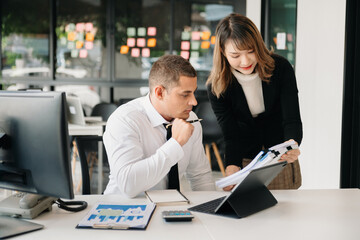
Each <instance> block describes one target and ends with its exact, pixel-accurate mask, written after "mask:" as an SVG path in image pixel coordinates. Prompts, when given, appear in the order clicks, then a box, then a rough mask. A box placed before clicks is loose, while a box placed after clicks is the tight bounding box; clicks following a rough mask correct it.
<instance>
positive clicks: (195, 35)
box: [191, 32, 201, 40]
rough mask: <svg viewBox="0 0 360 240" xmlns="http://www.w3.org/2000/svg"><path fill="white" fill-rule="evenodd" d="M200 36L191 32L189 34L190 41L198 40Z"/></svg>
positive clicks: (198, 33)
mask: <svg viewBox="0 0 360 240" xmlns="http://www.w3.org/2000/svg"><path fill="white" fill-rule="evenodd" d="M200 35H201V33H200V32H192V33H191V39H192V40H200Z"/></svg>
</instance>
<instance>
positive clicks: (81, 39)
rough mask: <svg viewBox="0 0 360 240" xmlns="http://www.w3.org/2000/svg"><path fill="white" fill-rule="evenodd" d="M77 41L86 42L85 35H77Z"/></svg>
mask: <svg viewBox="0 0 360 240" xmlns="http://www.w3.org/2000/svg"><path fill="white" fill-rule="evenodd" d="M76 39H77V40H79V41H84V33H82V32H81V33H79V32H78V33H77V34H76Z"/></svg>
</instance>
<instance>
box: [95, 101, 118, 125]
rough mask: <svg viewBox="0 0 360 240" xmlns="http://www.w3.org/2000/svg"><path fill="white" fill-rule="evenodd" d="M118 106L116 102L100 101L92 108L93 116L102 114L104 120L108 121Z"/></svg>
mask: <svg viewBox="0 0 360 240" xmlns="http://www.w3.org/2000/svg"><path fill="white" fill-rule="evenodd" d="M116 108H117V105H116V104H114V103H105V102H103V103H98V104H96V105H95V106H94V108H93V109H92V111H91V116H101V117H102V119H103V121H105V122H106V121H107V120H108V118H109V117H110V115H111V114H112V113H113V112H114V111H115V110H116Z"/></svg>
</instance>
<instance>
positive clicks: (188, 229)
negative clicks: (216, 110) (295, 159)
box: [12, 189, 360, 240]
mask: <svg viewBox="0 0 360 240" xmlns="http://www.w3.org/2000/svg"><path fill="white" fill-rule="evenodd" d="M272 193H273V195H274V196H275V198H276V199H277V200H278V202H279V203H278V204H276V205H275V206H274V207H271V208H268V209H266V210H263V211H261V212H258V213H255V214H253V215H250V216H248V217H246V218H242V219H233V218H226V217H221V216H215V215H209V214H204V213H198V212H193V214H194V215H195V218H194V219H193V221H192V222H182V223H179V222H176V223H168V222H165V221H163V220H162V218H161V212H162V211H163V210H168V209H186V208H188V207H189V206H190V205H179V206H158V207H157V208H156V209H155V212H154V215H153V216H152V219H151V221H150V223H149V225H148V228H147V230H145V231H142V230H92V229H75V226H76V225H77V223H78V222H79V221H80V220H81V219H82V218H83V217H84V216H85V214H86V211H88V210H90V208H91V207H92V206H93V205H94V203H95V202H97V201H111V202H117V203H120V204H129V203H134V204H136V203H143V202H145V201H147V200H146V199H145V198H136V199H124V198H122V197H119V196H117V195H106V196H101V195H87V196H76V199H79V200H86V201H88V203H89V207H88V209H87V210H84V211H82V212H79V213H69V212H66V211H64V210H61V209H59V208H58V207H57V206H56V205H54V206H53V211H52V212H50V213H44V214H42V215H41V216H39V217H38V218H36V219H35V220H33V221H34V222H37V223H40V224H43V225H45V228H44V229H43V230H39V231H36V232H32V233H27V234H25V235H20V236H18V237H16V238H12V239H40V240H41V239H59V240H60V239H61V240H64V239H79V240H80V239H86V240H91V239H94V240H95V239H96V240H98V239H116V240H119V239H126V240H132V239H136V240H140V239H156V240H159V239H160V240H162V239H164V240H165V239H166V240H168V239H171V240H177V239H179V240H180V239H181V240H192V239H196V240H207V239H209V240H210V239H212V240H214V239H215V240H217V239H219V240H230V239H244V240H251V239H256V240H259V239H277V240H283V239H284V240H285V239H286V240H289V239H301V240H303V239H307V240H308V239H316V240H319V239H321V240H322V239H325V240H332V239H334V240H335V239H336V240H339V239H346V240H352V239H359V238H360V227H359V219H360V190H358V189H347V190H339V189H337V190H276V191H272ZM184 194H185V195H186V196H187V197H188V198H189V200H190V201H191V205H196V204H199V203H202V202H205V201H209V200H211V199H214V198H217V197H221V196H224V195H225V194H226V193H224V192H221V191H218V192H215V191H214V192H185V193H184Z"/></svg>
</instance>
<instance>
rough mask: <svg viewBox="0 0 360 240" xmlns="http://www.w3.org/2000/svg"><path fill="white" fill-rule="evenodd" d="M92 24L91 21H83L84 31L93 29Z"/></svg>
mask: <svg viewBox="0 0 360 240" xmlns="http://www.w3.org/2000/svg"><path fill="white" fill-rule="evenodd" d="M93 28H94V26H93V24H92V23H91V22H88V23H85V31H87V32H91V31H92V30H93Z"/></svg>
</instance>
